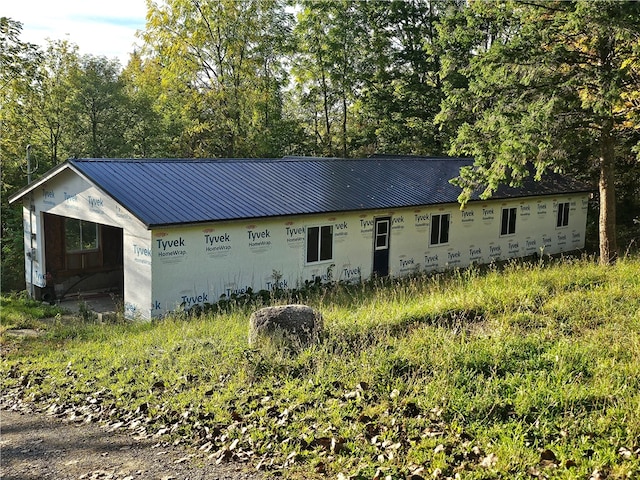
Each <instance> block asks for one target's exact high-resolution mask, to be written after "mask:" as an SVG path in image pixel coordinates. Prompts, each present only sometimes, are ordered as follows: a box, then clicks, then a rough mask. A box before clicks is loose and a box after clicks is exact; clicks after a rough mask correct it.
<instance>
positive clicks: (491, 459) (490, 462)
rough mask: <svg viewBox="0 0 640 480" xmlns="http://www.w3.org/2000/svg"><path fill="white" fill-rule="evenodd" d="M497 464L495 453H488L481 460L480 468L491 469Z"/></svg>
mask: <svg viewBox="0 0 640 480" xmlns="http://www.w3.org/2000/svg"><path fill="white" fill-rule="evenodd" d="M497 462H498V456H497V455H496V454H495V453H490V454H489V455H487V456H486V457H484V458H483V459H482V461H481V462H480V466H481V467H482V468H491V467H493V466H494V465H495V464H496V463H497Z"/></svg>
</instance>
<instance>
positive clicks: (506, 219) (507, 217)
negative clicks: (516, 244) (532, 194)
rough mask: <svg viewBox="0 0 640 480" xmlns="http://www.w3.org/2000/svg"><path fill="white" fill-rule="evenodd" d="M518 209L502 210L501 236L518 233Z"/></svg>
mask: <svg viewBox="0 0 640 480" xmlns="http://www.w3.org/2000/svg"><path fill="white" fill-rule="evenodd" d="M517 212H518V209H517V208H515V207H514V208H503V209H502V227H501V229H500V234H501V235H512V234H514V233H516V213H517Z"/></svg>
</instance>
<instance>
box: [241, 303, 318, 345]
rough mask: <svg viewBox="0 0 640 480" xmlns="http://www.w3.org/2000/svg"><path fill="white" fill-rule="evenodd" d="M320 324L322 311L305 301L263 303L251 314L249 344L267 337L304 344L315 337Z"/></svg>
mask: <svg viewBox="0 0 640 480" xmlns="http://www.w3.org/2000/svg"><path fill="white" fill-rule="evenodd" d="M323 326H324V323H323V319H322V314H321V313H320V312H318V311H316V310H314V309H313V308H311V307H309V306H307V305H279V306H275V307H265V308H261V309H260V310H258V311H256V312H253V313H252V314H251V318H250V319H249V344H250V345H255V344H256V343H257V341H258V340H259V339H260V338H270V339H274V340H277V341H284V342H285V343H287V344H288V345H289V346H293V347H295V346H301V347H304V346H307V345H309V344H311V343H314V342H317V341H318V338H319V336H320V333H321V332H322V329H323Z"/></svg>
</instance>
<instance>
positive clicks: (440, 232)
mask: <svg viewBox="0 0 640 480" xmlns="http://www.w3.org/2000/svg"><path fill="white" fill-rule="evenodd" d="M436 217H438V225H437V227H436V225H435V218H436ZM444 220H446V228H445V229H443V228H442V227H443V225H444V223H443V221H444ZM430 223H431V225H430V227H429V246H438V245H448V244H449V237H450V233H451V214H450V213H433V214H432V215H431V222H430ZM435 228H437V230H434V229H435ZM434 233H436V235H437V237H438V238H437V239H436V241H435V242H434V238H433V237H434ZM444 236H446V238H443V237H444Z"/></svg>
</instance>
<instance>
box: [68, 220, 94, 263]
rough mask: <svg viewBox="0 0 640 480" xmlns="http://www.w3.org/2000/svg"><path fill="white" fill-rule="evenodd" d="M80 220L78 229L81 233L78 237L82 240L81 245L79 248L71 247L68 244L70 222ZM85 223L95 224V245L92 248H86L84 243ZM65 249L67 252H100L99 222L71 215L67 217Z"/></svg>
mask: <svg viewBox="0 0 640 480" xmlns="http://www.w3.org/2000/svg"><path fill="white" fill-rule="evenodd" d="M71 221H73V222H78V230H79V234H78V239H79V242H80V246H79V248H72V249H70V248H69V244H68V239H69V236H68V235H67V232H68V225H69V222H71ZM83 224H89V225H93V227H94V229H95V247H91V248H85V247H84V243H83V241H82V240H83V236H84V235H83ZM64 250H65V253H66V254H78V253H91V252H98V251H100V228H99V224H97V223H95V222H90V221H89V220H82V219H79V218H71V217H66V218H65V221H64Z"/></svg>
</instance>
